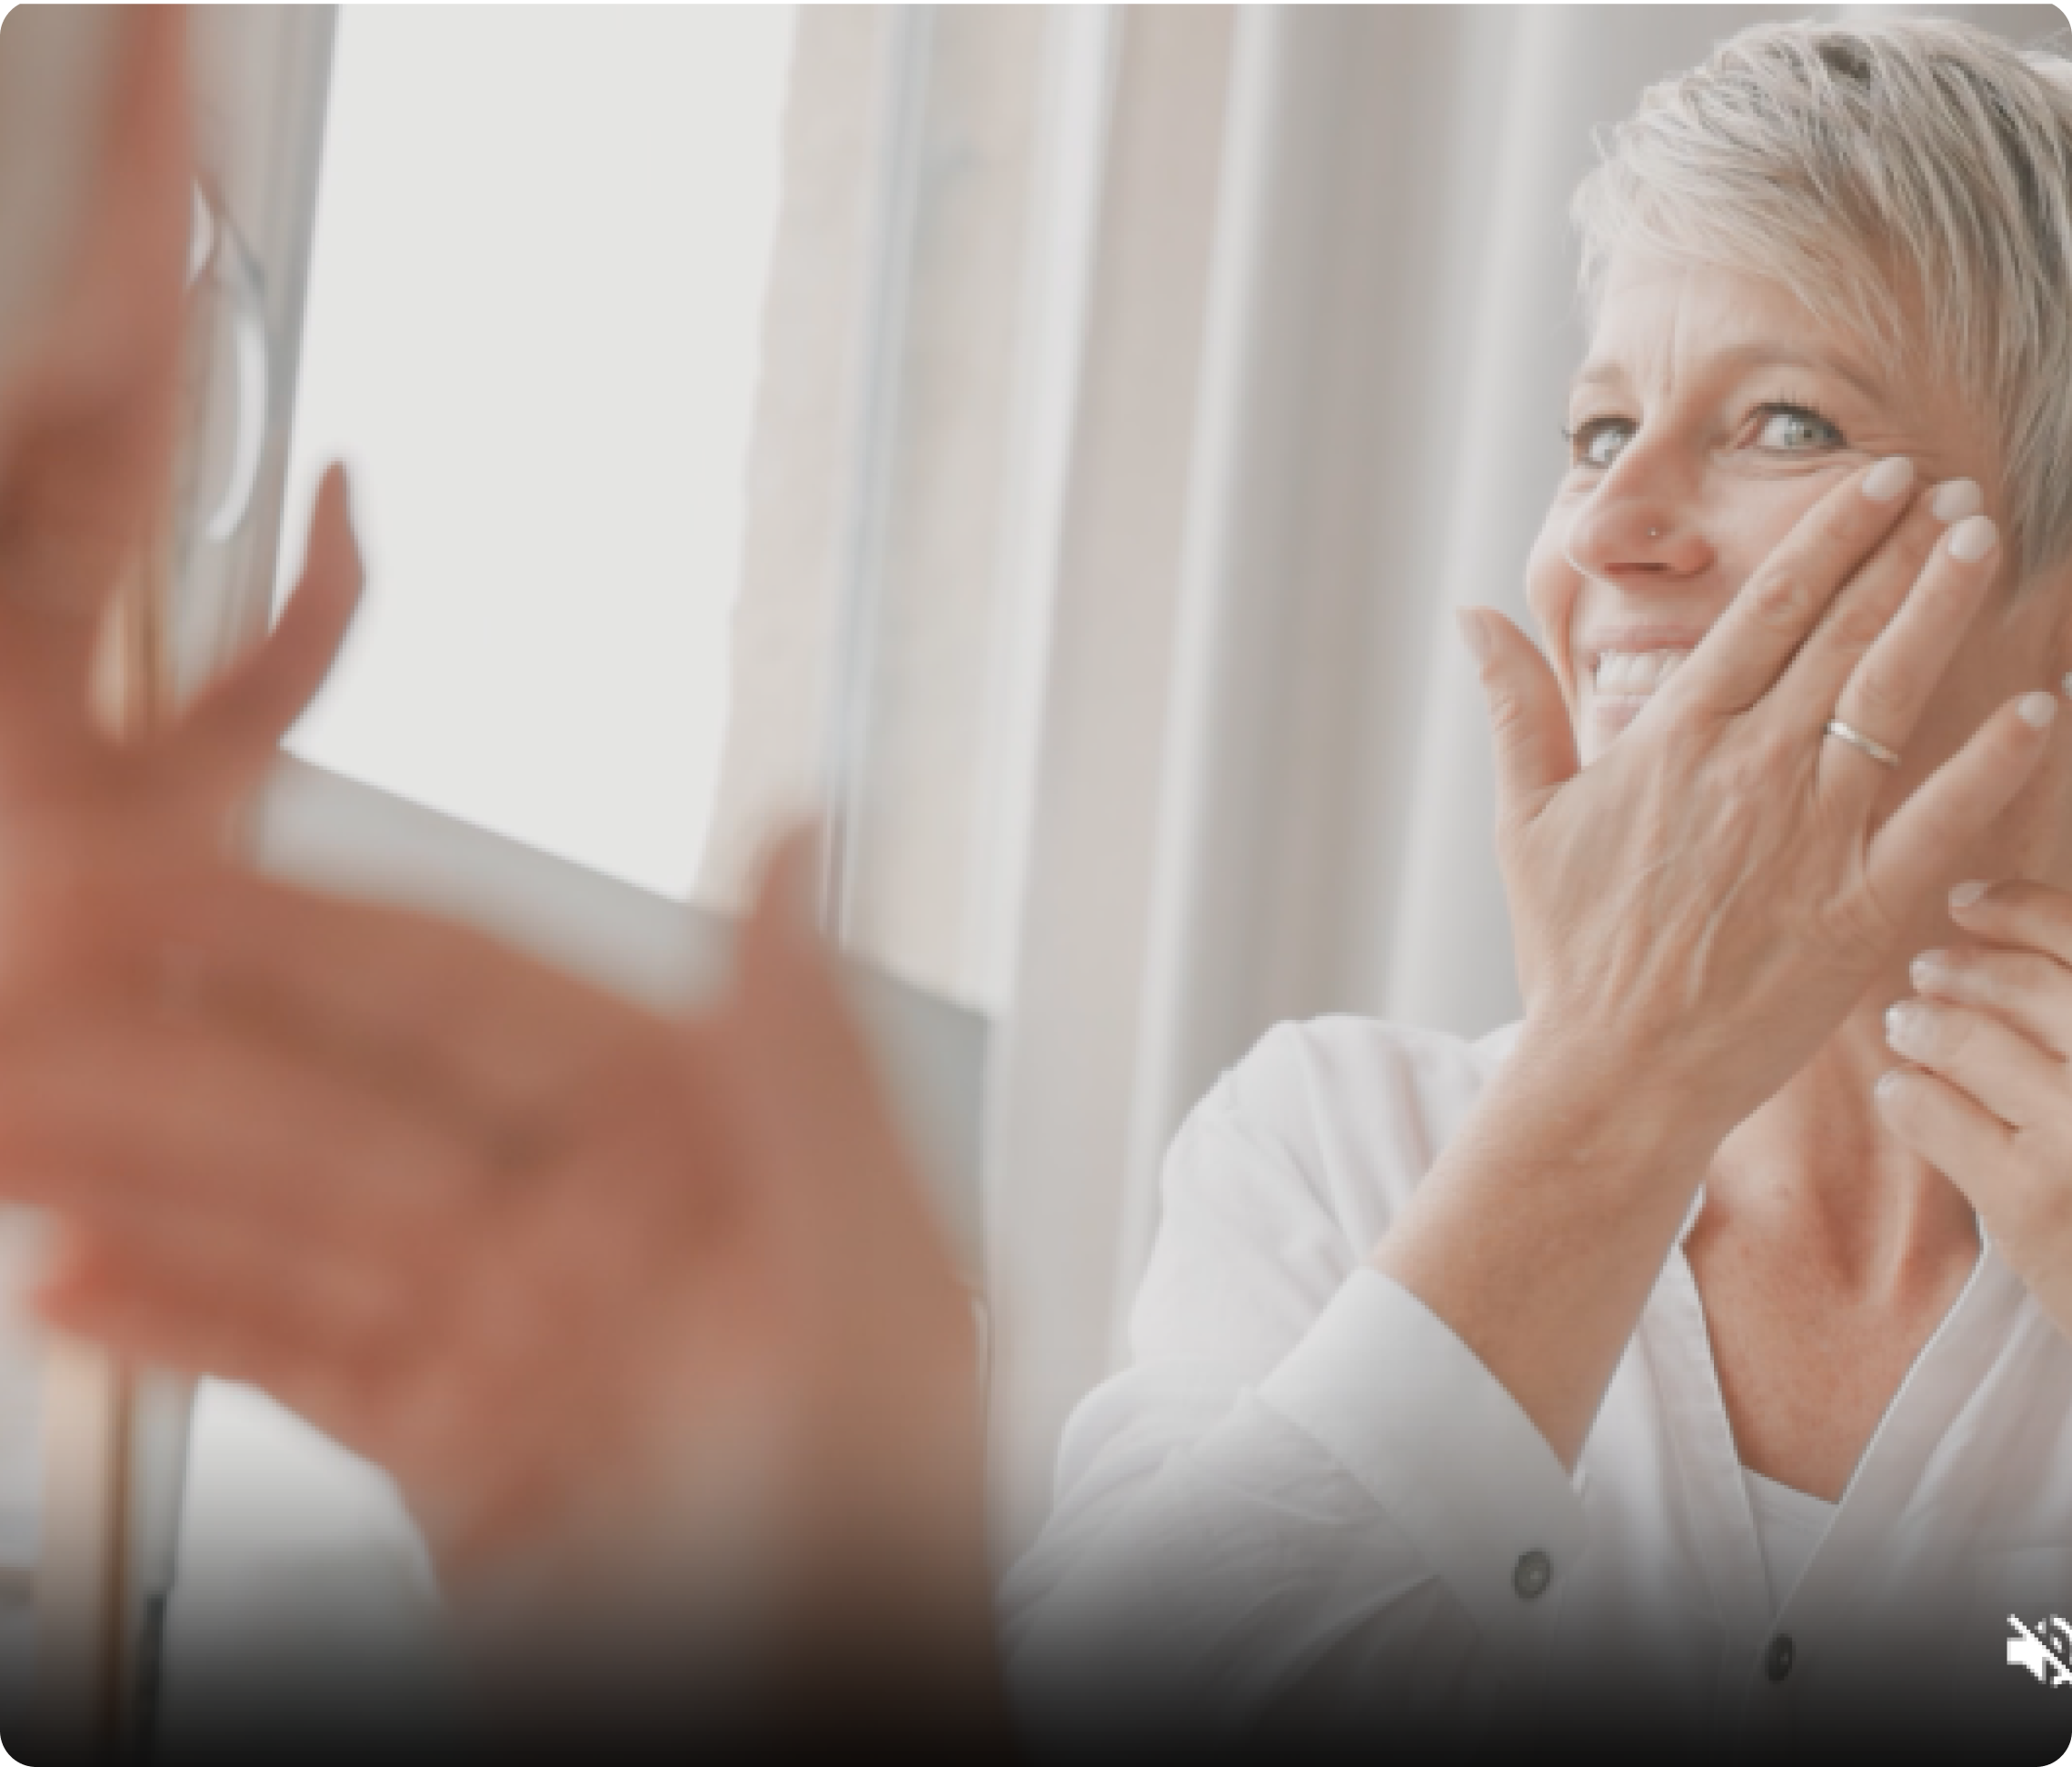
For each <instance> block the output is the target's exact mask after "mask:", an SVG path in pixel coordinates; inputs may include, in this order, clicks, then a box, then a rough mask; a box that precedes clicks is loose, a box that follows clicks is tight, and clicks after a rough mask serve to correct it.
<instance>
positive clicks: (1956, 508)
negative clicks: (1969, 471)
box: [1928, 479, 1986, 525]
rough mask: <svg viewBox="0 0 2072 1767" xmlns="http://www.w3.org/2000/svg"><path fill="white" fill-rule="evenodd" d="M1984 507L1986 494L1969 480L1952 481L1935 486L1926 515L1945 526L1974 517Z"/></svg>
mask: <svg viewBox="0 0 2072 1767" xmlns="http://www.w3.org/2000/svg"><path fill="white" fill-rule="evenodd" d="M1985 507H1986V494H1985V493H1984V492H1983V491H1981V490H1980V489H1979V488H1978V486H1977V484H1975V483H1974V482H1973V481H1972V480H1970V479H1952V480H1950V482H1949V483H1948V484H1938V485H1937V486H1936V494H1935V495H1934V496H1932V497H1930V498H1929V499H1928V514H1931V515H1933V516H1934V517H1935V518H1936V520H1937V521H1938V522H1941V523H1943V524H1946V525H1947V524H1949V523H1951V522H1961V521H1962V520H1963V519H1964V518H1965V517H1966V516H1967V515H1976V514H1977V513H1978V512H1979V511H1980V510H1982V509H1983V508H1985Z"/></svg>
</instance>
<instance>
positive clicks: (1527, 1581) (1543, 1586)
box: [1511, 1552, 1554, 1602]
mask: <svg viewBox="0 0 2072 1767" xmlns="http://www.w3.org/2000/svg"><path fill="white" fill-rule="evenodd" d="M1553 1581H1554V1561H1553V1560H1552V1559H1550V1558H1549V1557H1548V1556H1547V1554H1546V1553H1545V1552H1528V1553H1526V1554H1525V1556H1524V1557H1523V1558H1521V1559H1519V1562H1518V1569H1517V1570H1515V1571H1513V1572H1511V1587H1512V1588H1513V1589H1515V1590H1517V1591H1518V1592H1519V1596H1520V1597H1521V1598H1523V1599H1524V1600H1526V1601H1528V1602H1530V1601H1536V1600H1538V1599H1539V1597H1540V1596H1542V1595H1544V1594H1546V1592H1547V1585H1548V1584H1549V1583H1550V1582H1553Z"/></svg>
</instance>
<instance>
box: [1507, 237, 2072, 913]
mask: <svg viewBox="0 0 2072 1767" xmlns="http://www.w3.org/2000/svg"><path fill="white" fill-rule="evenodd" d="M1568 426H1569V434H1570V444H1569V454H1570V464H1569V471H1568V474H1567V476H1566V477H1565V478H1564V479H1563V481H1562V484H1561V488H1560V490H1559V493H1558V494H1556V496H1555V499H1554V502H1553V504H1552V506H1551V507H1550V508H1549V510H1548V513H1547V521H1546V524H1545V526H1544V527H1543V528H1542V529H1541V531H1540V535H1539V541H1538V543H1537V544H1536V545H1535V546H1534V548H1533V554H1532V559H1531V563H1530V565H1529V574H1528V577H1527V595H1528V598H1529V601H1530V602H1531V604H1532V609H1533V612H1534V614H1536V615H1537V616H1538V618H1539V624H1540V628H1541V632H1542V634H1543V636H1544V638H1545V641H1546V644H1547V648H1548V651H1549V655H1550V657H1551V659H1552V661H1553V664H1554V667H1555V670H1556V672H1557V673H1558V674H1559V676H1560V678H1561V683H1562V686H1563V689H1564V691H1565V692H1566V693H1567V694H1568V698H1569V714H1570V717H1571V718H1572V719H1573V721H1574V724H1575V727H1576V735H1577V741H1578V744H1579V748H1580V750H1581V753H1582V758H1583V759H1584V761H1585V762H1586V763H1587V762H1589V760H1591V759H1593V758H1594V757H1595V756H1597V755H1599V754H1602V753H1603V752H1604V751H1605V749H1606V748H1607V747H1608V746H1609V744H1611V743H1612V742H1613V741H1615V740H1616V739H1617V738H1618V736H1619V733H1620V732H1621V731H1622V730H1624V729H1625V728H1626V726H1627V725H1628V724H1630V723H1631V722H1632V721H1633V719H1634V718H1635V717H1636V716H1637V715H1638V714H1639V711H1640V709H1641V707H1642V706H1644V705H1645V704H1647V700H1648V696H1649V694H1651V693H1652V692H1653V691H1654V689H1655V688H1656V687H1657V686H1659V684H1660V683H1661V681H1662V680H1663V679H1664V678H1666V676H1667V674H1669V673H1670V672H1672V671H1673V670H1674V669H1675V668H1676V667H1677V665H1678V664H1680V663H1681V662H1682V660H1683V659H1684V658H1685V657H1686V656H1688V654H1689V653H1690V651H1691V649H1692V648H1693V646H1695V645H1696V644H1698V640H1699V639H1700V638H1702V637H1703V636H1704V634H1706V632H1707V631H1708V630H1709V629H1710V627H1711V625H1712V624H1713V622H1714V621H1715V620H1717V619H1718V617H1719V615H1720V614H1722V613H1723V612H1724V611H1725V610H1726V607H1727V605H1728V603H1729V602H1731V601H1732V600H1733V598H1734V596H1735V595H1736V594H1738V591H1739V590H1740V587H1741V585H1742V584H1744V583H1746V582H1747V581H1748V577H1749V574H1751V573H1752V572H1753V571H1754V570H1755V569H1756V568H1757V566H1758V565H1759V564H1761V563H1762V561H1763V559H1764V558H1765V557H1766V556H1767V555H1768V554H1769V553H1770V552H1771V551H1772V550H1773V549H1774V548H1775V547H1776V546H1777V544H1778V542H1780V541H1781V540H1783V539H1784V537H1785V536H1786V534H1788V533H1789V532H1790V531H1791V528H1792V527H1793V525H1794V524H1796V523H1797V522H1798V519H1799V517H1800V516H1801V515H1803V514H1805V513H1806V512H1807V510H1808V508H1810V507H1811V506H1812V504H1814V503H1815V502H1816V501H1817V500H1818V498H1819V497H1820V496H1821V495H1822V494H1824V493H1826V492H1827V491H1828V489H1829V488H1830V487H1831V486H1832V485H1833V484H1835V482H1836V481H1837V480H1838V479H1839V478H1841V477H1842V476H1843V475H1844V474H1848V473H1849V472H1851V471H1853V470H1854V469H1856V468H1857V467H1859V466H1861V465H1864V464H1867V463H1868V462H1870V461H1873V460H1877V459H1880V458H1883V457H1884V456H1886V455H1889V454H1905V455H1907V456H1908V457H1909V458H1910V459H1911V460H1912V461H1913V463H1914V465H1915V467H1916V470H1917V472H1918V474H1919V478H1920V482H1921V483H1924V484H1938V483H1940V482H1943V481H1947V480H1951V479H1958V478H1965V479H1971V480H1973V481H1975V482H1976V483H1977V484H1978V485H1979V487H1980V488H1981V490H1982V491H1983V493H1984V497H1985V504H1984V507H1985V511H1986V513H1987V514H1989V515H1991V516H1993V517H1994V518H1995V519H1996V520H1997V521H1998V522H2000V523H2001V524H2002V527H2003V529H2004V528H2005V525H2006V521H2005V511H2004V509H2003V507H2002V499H2001V496H2000V487H1999V485H1998V483H1997V474H1996V470H1995V467H1996V461H1995V454H1996V447H1995V443H1994V439H1993V436H1992V434H1991V430H1990V427H1989V426H1988V425H1987V424H1986V423H1985V422H1983V421H1982V416H1981V414H1979V413H1977V412H1976V411H1974V410H1971V409H1969V408H1968V407H1967V405H1966V404H1965V403H1964V402H1963V401H1962V400H1961V399H1959V398H1957V397H1956V396H1955V395H1953V394H1951V393H1950V392H1948V391H1947V389H1943V388H1934V387H1929V386H1927V385H1924V384H1922V383H1921V380H1920V378H1919V377H1918V375H1915V374H1908V373H1907V372H1906V371H1905V370H1904V369H1903V368H1902V367H1900V366H1899V365H1898V364H1893V363H1889V362H1888V361H1886V360H1884V359H1882V358H1881V357H1879V356H1878V355H1875V354H1871V353H1869V352H1868V351H1866V350H1865V349H1864V348H1863V347H1862V346H1861V345H1860V344H1858V343H1857V342H1856V341H1855V340H1854V339H1853V338H1852V337H1851V336H1850V335H1849V334H1848V333H1847V332H1845V331H1843V330H1841V329H1839V328H1838V327H1836V326H1833V325H1830V324H1824V323H1823V322H1821V321H1820V320H1818V319H1817V318H1816V317H1814V316H1813V314H1810V313H1809V312H1808V310H1807V308H1806V307H1805V306H1804V305H1803V304H1801V303H1800V302H1799V301H1798V298H1797V297H1796V296H1795V295H1792V294H1791V293H1790V292H1789V291H1788V290H1787V289H1786V288H1784V287H1783V286H1781V285H1778V284H1776V283H1770V282H1765V281H1762V280H1759V279H1757V278H1754V277H1750V276H1746V275H1736V274H1733V273H1730V272H1728V271H1723V270H1717V269H1711V268H1707V267H1702V266H1694V265H1675V264H1665V263H1662V262H1659V261H1657V260H1645V259H1621V260H1619V261H1615V263H1614V265H1613V266H1612V269H1611V273H1610V275H1609V278H1608V281H1607V285H1606V289H1605V296H1604V303H1603V306H1602V310H1601V312H1600V314H1599V321H1598V325H1597V331H1596V334H1595V336H1594V337H1593V339H1592V340H1591V347H1590V352H1589V360H1588V361H1587V362H1586V363H1585V364H1583V366H1582V368H1581V369H1580V370H1579V372H1578V374H1577V375H1576V379H1575V383H1574V385H1573V387H1572V389H1571V392H1570V394H1569V425H1568ZM2067 578H2072V572H2060V573H2057V574H2054V582H2053V583H2048V584H2046V583H2039V584H2033V585H2031V587H2030V589H2029V590H2028V592H2027V594H2024V595H2022V596H2021V597H2019V598H2014V597H2012V596H2011V594H2010V593H2009V590H2010V584H2009V583H2008V582H2007V581H2005V580H2004V581H2003V582H2002V583H2001V584H1999V585H1998V586H1997V589H1996V591H1995V592H1994V593H1993V594H1991V595H1990V596H1989V598H1988V600H1987V606H1986V610H1985V612H1984V613H1982V614H1980V615H1979V618H1978V620H1977V624H1976V625H1975V627H1974V628H1973V630H1972V632H1971V633H1970V634H1969V635H1968V636H1967V639H1966V641H1965V644H1964V645H1963V647H1962V649H1961V650H1960V652H1959V653H1958V654H1957V658H1956V659H1955V660H1954V662H1953V663H1952V664H1951V666H1950V669H1949V672H1948V674H1947V675H1946V676H1945V677H1944V680H1943V683H1942V685H1941V686H1940V688H1939V689H1938V693H1937V695H1936V699H1935V702H1934V704H1932V705H1931V706H1930V708H1929V710H1928V714H1927V715H1926V716H1925V717H1924V718H1923V720H1922V723H1921V725H1920V727H1919V728H1918V729H1917V730H1916V731H1915V732H1914V733H1913V734H1912V735H1911V736H1910V737H1908V739H1907V740H1906V742H1905V743H1904V744H1901V746H1902V747H1903V750H1904V754H1905V764H1904V765H1903V766H1902V767H1901V768H1900V769H1899V771H1898V773H1897V774H1896V775H1895V778H1894V782H1893V790H1894V794H1893V798H1892V800H1891V801H1892V802H1893V803H1897V802H1898V799H1899V797H1900V796H1901V795H1902V794H1905V793H1906V792H1908V791H1910V790H1911V789H1912V787H1913V786H1914V785H1915V784H1918V782H1919V781H1920V780H1921V779H1922V778H1923V777H1925V776H1926V774H1928V773H1929V772H1931V771H1933V769H1934V767H1935V766H1936V765H1937V764H1939V763H1940V762H1941V761H1943V760H1944V759H1946V758H1947V756H1948V755H1949V754H1953V753H1954V752H1955V751H1956V749H1957V747H1958V746H1959V745H1960V744H1962V743H1963V741H1964V740H1965V738H1966V737H1967V736H1968V735H1969V734H1971V733H1972V732H1973V731H1974V730H1976V729H1977V726H1978V725H1979V724H1980V723H1981V722H1982V721H1983V720H1984V719H1985V717H1986V715H1987V714H1988V713H1989V712H1990V711H1992V709H1993V708H1994V707H1995V706H1997V705H1998V704H2000V703H2001V702H2002V701H2004V700H2006V699H2007V698H2010V697H2011V696H2013V695H2014V694H2017V693H2021V692H2024V691H2027V690H2028V689H2032V688H2036V687H2047V688H2048V687H2055V686H2056V685H2057V682H2058V680H2059V677H2060V675H2061V674H2063V673H2064V671H2065V669H2066V667H2067V661H2068V659H2067V645H2066V634H2065V633H2064V631H2063V630H2062V627H2063V626H2064V624H2065V619H2064V614H2065V609H2066V606H2067V601H2068V600H2072V581H2067V580H2065V579H2067ZM1872 734H1881V733H1875V732H1874V733H1872ZM2059 743H2060V745H2061V746H2067V744H2066V739H2065V738H2063V737H2061V738H2060V739H2059ZM2068 752H2072V748H2068ZM2065 760H2066V755H2065V754H2054V755H2053V757H2052V760H2051V762H2050V763H2049V764H2047V766H2046V768H2045V769H2044V771H2043V773H2042V774H2041V775H2039V778H2038V781H2037V784H2034V785H2032V786H2031V787H2030V788H2029V789H2028V790H2027V791H2025V793H2024V794H2023V796H2022V798H2021V799H2020V800H2019V801H2018V802H2017V805H2016V806H2015V809H2014V810H2013V811H2012V812H2010V814H2009V815H2008V816H2007V817H2003V818H2002V824H2003V826H2001V827H2000V828H1998V829H1997V831H1996V834H1995V836H1994V841H1993V844H1994V845H1995V846H1996V847H1997V848H2001V847H2005V848H2007V849H2009V850H2007V851H2004V852H1998V853H1996V854H1991V855H1988V854H1978V855H1976V857H1977V860H1978V861H1979V862H1980V863H1982V864H1984V863H1987V862H1988V861H1992V862H1997V863H1998V864H2001V865H2003V866H2004V867H2005V868H2006V870H2007V871H2012V870H2020V871H2022V872H2024V873H2026V874H2029V875H2039V874H2042V870H2043V868H2044V867H2045V866H2046V865H2047V864H2049V861H2050V859H2051V857H2052V856H2053V855H2055V854H2056V853H2057V848H2058V845H2059V833H2060V831H2059V830H2058V829H2057V820H2058V818H2057V814H2055V806H2056V805H2057V804H2058V803H2060V802H2061V801H2062V800H2063V798H2064V795H2065V793H2064V790H2063V784H2064V778H2063V772H2062V768H2063V764H2064V762H2065ZM2054 780H2055V781H2056V782H2057V783H2056V784H2055V786H2053V784H2052V782H2053V781H2054ZM2046 804H2048V805H2050V806H2052V807H2053V808H2052V814H2048V815H2047V816H2044V815H2041V814H2040V813H2041V812H2042V810H2043V806H2044V805H2046ZM2044 822H2047V823H2048V824H2049V826H2048V827H2047V828H2046V827H2044V826H2042V825H2040V824H2042V823H2044ZM1981 874H1982V875H1984V874H1990V873H1981ZM2003 874H2005V873H2004V872H2003Z"/></svg>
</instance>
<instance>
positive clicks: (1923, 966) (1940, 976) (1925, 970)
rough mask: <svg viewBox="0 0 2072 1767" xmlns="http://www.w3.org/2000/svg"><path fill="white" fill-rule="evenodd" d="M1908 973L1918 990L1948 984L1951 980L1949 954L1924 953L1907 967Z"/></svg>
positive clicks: (1938, 952)
mask: <svg viewBox="0 0 2072 1767" xmlns="http://www.w3.org/2000/svg"><path fill="white" fill-rule="evenodd" d="M1907 973H1908V976H1910V977H1911V978H1912V980H1913V983H1914V985H1915V986H1916V987H1917V988H1933V987H1937V986H1939V985H1943V984H1946V983H1947V982H1948V980H1949V953H1948V952H1947V951H1924V952H1923V953H1921V954H1920V955H1919V956H1918V957H1917V958H1915V959H1914V961H1913V962H1912V963H1908V965H1907Z"/></svg>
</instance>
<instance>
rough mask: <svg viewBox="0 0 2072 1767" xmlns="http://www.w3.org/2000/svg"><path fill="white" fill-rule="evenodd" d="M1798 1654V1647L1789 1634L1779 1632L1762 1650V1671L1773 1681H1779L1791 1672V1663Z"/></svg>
mask: <svg viewBox="0 0 2072 1767" xmlns="http://www.w3.org/2000/svg"><path fill="white" fill-rule="evenodd" d="M1797 1660H1798V1648H1797V1646H1795V1645H1794V1644H1793V1643H1792V1642H1791V1640H1790V1638H1789V1636H1788V1634H1786V1633H1784V1632H1779V1633H1778V1635H1777V1636H1776V1637H1775V1638H1773V1639H1771V1640H1770V1642H1769V1649H1768V1650H1767V1651H1765V1652H1763V1673H1764V1674H1766V1675H1768V1677H1769V1678H1770V1679H1771V1680H1772V1681H1773V1682H1780V1681H1782V1680H1783V1679H1784V1678H1785V1677H1786V1676H1787V1675H1788V1674H1789V1673H1790V1672H1791V1665H1792V1663H1793V1662H1796V1661H1797Z"/></svg>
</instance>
